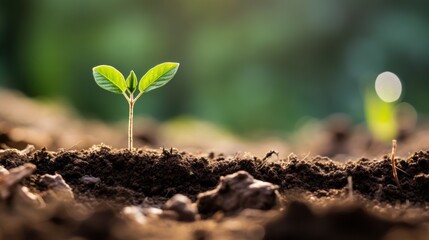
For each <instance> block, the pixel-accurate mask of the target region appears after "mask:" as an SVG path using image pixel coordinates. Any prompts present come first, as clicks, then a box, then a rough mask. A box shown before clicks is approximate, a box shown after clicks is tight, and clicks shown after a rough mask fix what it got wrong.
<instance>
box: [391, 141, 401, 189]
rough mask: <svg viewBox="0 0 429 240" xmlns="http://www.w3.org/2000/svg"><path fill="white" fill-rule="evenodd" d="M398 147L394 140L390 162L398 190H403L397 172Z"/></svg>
mask: <svg viewBox="0 0 429 240" xmlns="http://www.w3.org/2000/svg"><path fill="white" fill-rule="evenodd" d="M396 147H397V144H396V140H395V139H393V140H392V154H391V155H390V161H391V162H392V173H393V179H394V180H395V182H396V185H397V186H398V188H399V189H401V184H400V183H399V179H398V172H397V171H396V162H395V154H396Z"/></svg>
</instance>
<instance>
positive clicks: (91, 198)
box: [0, 90, 429, 240]
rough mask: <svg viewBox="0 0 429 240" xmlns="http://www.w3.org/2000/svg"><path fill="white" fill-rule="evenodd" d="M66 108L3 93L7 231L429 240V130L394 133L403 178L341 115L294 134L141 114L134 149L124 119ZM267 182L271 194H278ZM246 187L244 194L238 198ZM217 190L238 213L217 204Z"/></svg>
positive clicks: (1, 157) (1, 205) (1, 235)
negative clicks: (255, 132) (101, 118)
mask: <svg viewBox="0 0 429 240" xmlns="http://www.w3.org/2000/svg"><path fill="white" fill-rule="evenodd" d="M12 105H13V106H15V107H14V109H18V110H13V111H12V110H11V108H10V106H12ZM65 109H66V108H64V107H63V106H56V107H53V108H52V107H48V106H47V105H46V104H42V103H38V102H34V101H32V100H30V99H28V98H25V97H23V96H22V95H20V94H17V93H13V92H10V91H5V90H1V91H0V240H3V239H18V240H19V239H48V240H51V239H52V240H54V239H55V240H57V239H67V240H72V239H73V240H77V239H78V240H81V239H82V240H84V239H121V240H122V239H124V240H125V239H127V240H130V239H131V240H132V239H186V240H189V239H196V240H206V239H254V240H258V239H265V240H277V239H322V240H324V239H330V240H332V239H334V240H337V239H338V240H340V239H370V240H371V239H383V240H402V239H417V240H429V149H428V148H427V142H428V140H429V132H428V131H427V130H426V129H427V128H424V127H420V128H419V127H414V126H413V127H412V128H407V131H406V132H404V134H402V135H401V136H400V138H398V140H399V146H398V153H397V156H399V157H397V158H396V163H397V168H398V170H397V172H398V177H399V182H400V186H397V184H396V182H395V180H394V179H393V177H392V165H391V161H390V159H389V157H388V156H383V155H382V154H384V153H388V152H389V150H390V146H389V145H388V144H385V143H380V142H377V141H376V140H375V139H372V138H371V137H370V134H368V133H367V132H366V131H364V130H362V127H361V126H353V125H352V123H351V122H349V120H348V119H347V118H345V117H344V116H333V117H332V118H330V119H328V120H327V121H326V122H322V123H320V126H321V127H319V128H317V129H316V131H315V132H308V131H307V130H305V129H304V130H302V136H304V138H303V139H304V140H302V141H300V143H299V144H296V143H294V144H292V143H290V142H285V141H284V140H279V139H276V138H267V139H258V140H257V141H253V142H251V141H243V140H242V139H239V138H235V137H231V136H230V135H225V134H223V133H222V131H221V130H219V129H217V128H215V127H213V126H210V125H208V124H206V123H192V124H191V125H193V127H195V126H196V127H197V128H194V129H193V130H190V129H189V128H186V127H183V126H182V125H181V124H182V123H177V122H173V123H156V122H154V121H151V120H147V119H146V120H145V119H136V122H140V123H141V122H142V121H144V122H145V124H140V126H144V127H138V125H139V124H137V125H136V129H135V140H136V141H135V143H136V146H143V145H145V146H148V147H147V148H139V149H136V150H134V151H132V152H131V151H129V150H127V149H123V148H121V147H123V145H124V144H125V143H126V136H125V135H124V134H123V133H124V131H123V129H126V126H125V125H126V123H125V125H118V126H119V127H118V128H115V127H112V126H107V125H106V124H103V123H100V122H97V121H83V120H81V119H79V118H78V117H76V116H75V115H74V114H73V113H72V112H70V111H67V110H65ZM29 116H31V117H29ZM187 124H189V123H187ZM64 126H67V131H66V132H64V129H63V128H64ZM181 129H182V130H181ZM309 129H315V128H314V126H310V127H309ZM405 133H406V134H405ZM309 136H310V137H309ZM100 139H103V141H105V142H106V143H107V144H109V145H113V146H116V147H118V148H112V147H110V146H109V145H104V144H98V143H99V142H100ZM28 144H32V145H34V146H35V147H29V145H28ZM93 144H98V145H94V146H93ZM91 146H92V147H91ZM163 146H176V147H178V149H175V148H163ZM60 147H63V148H66V149H61V148H60ZM58 148H59V149H58ZM18 149H19V150H18ZM48 149H50V150H51V149H58V150H56V151H50V150H48ZM420 149H423V150H420ZM270 150H276V151H277V152H279V153H280V154H279V155H277V152H271V154H267V155H266V153H269V152H270ZM246 151H251V152H252V153H254V154H256V156H254V155H251V154H249V153H246ZM237 152H238V153H237ZM292 152H297V153H299V154H298V155H295V154H293V153H292ZM309 153H311V154H309ZM319 155H322V156H319ZM362 155H365V156H370V158H368V157H366V158H362V157H358V156H362ZM406 155H408V157H403V156H406ZM325 156H327V157H325ZM1 166H3V167H4V168H5V169H7V170H8V171H6V170H5V169H3V168H2V167H1ZM20 166H22V167H21V168H18V167H20ZM22 169H26V171H27V173H26V174H22V173H21V175H20V174H19V173H20V171H21V170H22ZM240 171H245V172H246V173H244V172H240ZM5 172H9V173H13V174H9V176H10V175H13V176H14V177H17V180H16V181H15V180H14V181H12V180H10V179H7V178H6V177H4V176H5V174H6V173H5ZM247 173H248V174H247ZM45 174H50V175H45ZM6 175H7V174H6ZM51 175H52V176H51ZM231 176H251V177H247V178H246V179H245V180H244V181H250V182H245V184H243V186H247V187H248V188H249V189H245V190H243V191H237V190H236V189H234V188H233V187H231V185H228V184H225V185H224V186H222V183H225V182H226V179H231ZM249 179H250V180H249ZM48 180H49V181H51V182H49V183H48ZM239 180H240V179H239ZM258 180H260V181H258ZM261 181H263V182H261ZM272 184H274V185H275V186H273V185H272ZM258 186H259V187H262V188H263V187H264V186H265V189H263V190H267V189H268V190H270V191H275V194H274V195H273V194H272V192H269V194H268V195H267V196H268V197H269V198H268V203H269V204H267V202H264V201H266V199H265V200H263V199H261V198H260V197H261V194H259V193H258V191H257V190H258V189H257V187H258ZM267 186H268V187H267ZM255 189H256V190H255ZM273 189H277V190H273ZM252 191H253V192H252ZM237 192H240V194H241V195H240V196H241V197H242V198H247V199H239V198H235V199H233V198H234V193H237ZM213 193H215V194H219V195H218V196H216V197H212V196H211V195H210V194H213ZM176 194H182V195H176ZM221 194H228V195H227V196H224V195H221ZM262 195H263V194H262ZM203 197H204V198H205V200H204V203H202V202H203V201H202V198H203ZM273 197H275V200H276V201H271V200H272V198H273ZM188 198H189V199H188ZM249 198H252V199H251V200H249ZM207 199H208V201H206V200H207ZM213 199H215V200H216V201H217V204H220V205H222V204H225V205H227V204H230V205H234V211H230V210H228V209H229V208H228V206H216V207H211V206H209V205H210V201H211V200H213ZM227 199H228V200H227ZM229 199H232V200H234V201H235V202H234V204H232V200H229ZM272 202H275V205H272V204H271V203H272ZM237 203H238V205H237ZM240 204H241V205H242V206H246V207H247V208H246V209H243V207H241V208H240V206H239V205H240ZM258 206H262V207H258ZM180 214H182V215H180Z"/></svg>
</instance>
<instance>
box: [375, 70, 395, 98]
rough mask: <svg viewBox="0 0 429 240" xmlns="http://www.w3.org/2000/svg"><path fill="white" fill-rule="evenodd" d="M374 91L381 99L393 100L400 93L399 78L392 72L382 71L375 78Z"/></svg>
mask: <svg viewBox="0 0 429 240" xmlns="http://www.w3.org/2000/svg"><path fill="white" fill-rule="evenodd" d="M375 91H376V92H377V95H378V97H379V98H381V100H383V101H385V102H394V101H396V100H398V99H399V97H400V96H401V93H402V84H401V80H399V77H398V76H396V74H394V73H392V72H383V73H381V74H380V75H378V76H377V79H376V80H375Z"/></svg>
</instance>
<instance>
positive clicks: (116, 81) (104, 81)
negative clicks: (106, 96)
mask: <svg viewBox="0 0 429 240" xmlns="http://www.w3.org/2000/svg"><path fill="white" fill-rule="evenodd" d="M92 74H93V75H94V79H95V82H96V83H97V84H98V86H100V87H101V88H103V89H105V90H107V91H110V92H114V93H119V94H121V93H123V92H125V91H126V90H127V86H126V84H125V79H124V76H123V75H122V73H121V72H119V71H118V70H117V69H116V68H114V67H112V66H108V65H99V66H96V67H94V68H93V69H92Z"/></svg>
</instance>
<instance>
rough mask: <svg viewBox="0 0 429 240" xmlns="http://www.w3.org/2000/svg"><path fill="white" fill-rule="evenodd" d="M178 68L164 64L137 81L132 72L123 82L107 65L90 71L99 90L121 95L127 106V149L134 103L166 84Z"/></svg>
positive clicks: (119, 74) (177, 66)
mask: <svg viewBox="0 0 429 240" xmlns="http://www.w3.org/2000/svg"><path fill="white" fill-rule="evenodd" d="M178 68H179V63H174V62H165V63H161V64H159V65H156V66H155V67H153V68H151V69H150V70H149V71H147V72H146V74H145V75H144V76H143V77H142V78H141V79H140V81H137V76H136V74H135V73H134V71H131V72H130V75H129V76H128V77H127V79H126V80H125V78H124V76H123V75H122V73H121V72H119V71H118V70H117V69H116V68H114V67H112V66H108V65H99V66H96V67H94V68H93V69H92V74H93V75H94V79H95V82H96V83H97V84H98V86H100V87H101V88H103V89H105V90H107V91H110V92H113V93H116V94H122V95H123V96H124V97H125V99H126V100H127V102H128V105H129V109H130V112H129V116H128V149H129V150H130V151H131V150H132V149H133V111H134V104H135V102H136V101H137V100H138V99H139V98H140V97H141V95H142V94H143V93H146V92H149V91H152V90H154V89H157V88H159V87H162V86H164V85H165V84H166V83H168V82H169V81H170V80H171V79H172V78H173V77H174V75H175V74H176V72H177V69H178ZM137 88H138V89H139V93H138V94H137V96H134V93H135V91H136V90H137Z"/></svg>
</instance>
